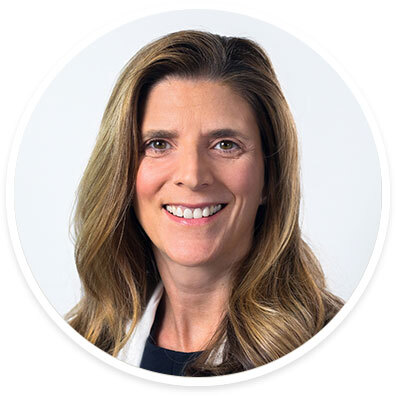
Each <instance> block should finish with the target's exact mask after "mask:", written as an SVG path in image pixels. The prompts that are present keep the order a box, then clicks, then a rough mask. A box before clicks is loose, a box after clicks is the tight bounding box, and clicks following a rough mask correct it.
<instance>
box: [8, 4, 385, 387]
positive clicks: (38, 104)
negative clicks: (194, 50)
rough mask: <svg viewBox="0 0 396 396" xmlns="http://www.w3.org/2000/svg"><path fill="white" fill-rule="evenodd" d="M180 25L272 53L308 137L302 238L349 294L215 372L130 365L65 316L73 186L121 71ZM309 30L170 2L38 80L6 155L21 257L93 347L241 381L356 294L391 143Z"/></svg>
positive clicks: (376, 227)
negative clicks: (300, 327) (255, 358)
mask: <svg viewBox="0 0 396 396" xmlns="http://www.w3.org/2000/svg"><path fill="white" fill-rule="evenodd" d="M203 21H204V22H203ZM147 26H150V29H149V30H150V32H147ZM145 27H146V30H144V29H145ZM185 29H195V30H204V31H209V32H212V33H217V34H221V35H227V36H237V37H247V38H250V39H253V40H254V41H256V42H258V43H259V44H260V45H261V46H262V47H263V48H264V49H265V51H266V52H267V53H268V55H269V57H270V59H271V61H272V62H273V64H274V68H275V71H276V72H277V74H278V78H279V80H280V83H281V86H282V89H283V90H284V93H285V96H286V99H287V100H288V102H289V105H290V107H291V110H292V113H293V116H294V117H295V121H296V124H297V130H298V132H299V138H300V140H301V148H300V151H301V154H302V187H303V188H302V195H303V201H302V205H301V214H302V230H303V234H304V238H305V239H306V240H307V241H308V243H309V244H310V245H311V246H312V248H313V250H314V252H315V254H317V256H318V257H319V260H320V261H321V263H322V265H323V268H324V272H325V274H326V278H327V280H328V282H329V286H330V290H332V291H333V292H334V293H335V294H337V295H339V296H341V297H342V298H343V299H344V300H345V301H346V304H345V306H344V307H343V308H342V309H341V311H340V312H339V313H338V314H337V315H336V317H335V318H334V319H333V320H331V322H330V323H329V324H328V325H327V326H326V327H325V328H323V329H322V330H321V331H320V332H319V333H318V334H316V335H315V336H314V337H313V338H311V339H310V340H309V341H307V342H306V343H304V344H303V345H302V346H300V347H299V348H297V349H295V350H294V351H293V352H290V353H289V354H287V355H285V356H283V357H282V358H280V359H278V360H275V361H273V362H271V363H269V364H267V365H265V366H261V367H258V368H256V369H252V370H249V371H246V372H241V373H237V374H230V375H226V376H220V377H210V378H184V377H174V376H168V375H162V374H158V373H154V372H150V371H146V370H143V369H140V368H137V367H133V366H131V365H128V364H127V363H124V362H122V361H120V360H117V359H116V358H114V357H111V356H110V355H108V354H107V353H105V352H103V351H101V350H100V349H99V348H97V347H95V346H94V345H92V344H91V343H89V342H88V341H87V340H85V339H84V338H83V337H81V336H80V335H79V334H77V333H76V332H75V331H74V330H73V329H72V328H71V327H70V326H69V325H68V324H67V323H66V322H65V320H64V319H63V315H64V314H66V312H67V311H68V310H69V309H71V308H72V306H73V305H75V304H76V303H77V301H78V300H79V298H80V283H79V279H78V275H77V272H76V269H75V266H74V257H73V244H72V242H71V240H70V238H69V228H68V225H69V221H70V215H71V213H72V210H73V203H74V199H75V191H76V189H77V185H78V182H79V180H80V178H81V175H82V172H83V170H84V168H85V166H86V164H87V161H88V158H89V155H90V153H91V151H92V148H93V145H94V143H95V139H96V135H97V132H98V130H99V125H100V120H101V116H102V114H103V111H104V108H105V105H106V102H107V100H108V98H109V96H110V93H111V90H112V88H113V86H114V83H115V81H116V78H117V77H118V74H119V72H120V70H121V69H122V67H123V66H124V65H125V63H126V62H127V61H128V60H129V59H130V58H131V56H132V55H133V54H134V53H136V51H137V50H138V49H140V48H141V47H142V46H144V45H145V44H147V43H148V42H150V41H153V40H154V39H156V38H159V37H161V36H163V35H165V34H167V33H170V32H173V31H178V30H185ZM137 32H145V34H140V35H137V34H136V33H137ZM304 41H305V42H304ZM304 41H301V39H300V38H296V36H295V34H292V33H291V32H290V31H289V32H288V31H286V30H284V28H282V29H281V28H279V27H276V26H274V25H271V24H269V23H267V22H264V21H261V20H257V19H254V18H252V17H250V16H244V15H240V14H234V13H229V12H224V11H213V10H182V11H170V12H166V13H161V14H155V15H150V16H146V17H144V18H141V19H138V20H135V21H132V22H129V23H126V24H124V25H122V26H118V27H117V28H115V29H112V30H110V31H107V32H106V33H105V34H103V35H101V36H100V37H98V38H97V39H96V40H95V41H93V42H91V43H90V44H89V45H87V44H86V43H84V44H83V45H82V46H81V47H80V48H78V49H76V51H74V53H73V54H72V55H70V56H69V57H68V58H67V59H65V61H64V62H63V63H62V65H59V67H57V68H56V70H54V71H53V72H52V73H51V74H50V75H49V76H48V78H47V79H46V80H45V81H44V82H43V83H42V85H41V87H40V88H39V89H38V90H37V92H36V94H35V95H34V97H33V99H32V101H31V102H30V103H29V105H28V108H27V109H26V111H25V114H24V115H23V118H22V120H21V122H20V124H19V127H18V131H17V134H16V137H15V141H14V145H13V149H12V153H11V156H10V163H9V171H8V177H7V212H8V223H9V228H10V234H11V237H12V242H13V246H14V250H15V252H16V256H17V259H18V263H19V264H20V266H21V269H22V271H23V273H24V275H25V278H26V279H27V281H28V284H29V286H30V288H31V289H32V291H33V292H34V294H35V296H36V298H37V299H38V301H39V302H40V304H41V305H42V306H43V307H44V308H45V310H46V311H47V312H48V314H49V315H50V316H51V318H52V319H53V320H54V321H55V322H56V323H57V324H58V326H59V327H60V328H61V329H62V330H63V331H64V332H65V333H66V334H67V335H68V336H69V337H71V338H72V339H74V340H75V341H76V342H77V343H78V344H80V345H81V346H82V347H83V348H85V349H86V350H87V351H89V352H90V353H91V354H93V355H94V356H96V357H98V358H100V359H101V360H103V361H105V362H106V363H108V364H110V365H112V366H114V367H116V368H118V369H120V370H122V371H124V372H128V373H130V374H133V375H136V376H139V377H142V378H146V379H149V380H154V381H158V382H162V383H168V384H175V385H196V386H207V385H218V384H226V383H234V382H239V381H242V380H246V379H250V378H255V377H257V376H261V375H263V374H265V373H269V372H271V371H274V370H276V369H277V368H279V367H283V366H285V365H286V364H288V363H290V362H291V361H293V360H295V359H297V358H298V357H300V356H302V355H304V354H305V353H306V352H307V351H309V350H310V349H312V348H313V347H314V346H316V345H317V344H319V343H320V342H321V341H322V340H323V339H325V338H326V337H327V336H328V335H329V334H330V333H331V332H332V331H333V330H334V329H335V328H336V327H337V326H338V325H339V323H341V321H342V320H343V319H344V317H345V316H346V315H347V314H348V312H349V311H350V310H351V309H352V308H353V306H354V305H355V304H356V302H357V300H358V299H359V297H360V296H361V294H362V293H363V291H364V289H365V288H366V286H367V284H368V282H369V280H370V278H371V276H372V274H373V271H374V269H375V265H376V263H377V261H378V260H379V256H380V252H381V249H382V245H383V242H384V240H385V234H386V226H387V219H388V213H389V180H388V170H387V165H386V160H385V155H384V148H383V144H382V142H381V139H380V134H379V132H378V129H377V126H376V124H375V122H374V120H373V116H372V115H371V112H370V110H369V108H368V106H367V104H366V102H365V100H364V99H363V98H362V96H361V94H360V93H359V91H358V90H357V89H356V88H355V87H354V84H353V82H351V80H350V78H349V77H348V76H347V75H346V73H345V72H344V71H343V70H342V69H341V68H340V66H339V65H337V63H336V62H335V61H334V60H333V59H331V57H330V56H329V55H327V54H325V53H324V52H323V50H321V49H318V48H316V46H315V45H314V44H312V43H309V44H307V43H306V42H307V40H306V39H304ZM318 131H319V132H318ZM357 138H359V140H358V141H357V140H356V139H357ZM38 154H39V155H38ZM334 173H335V175H334ZM337 176H338V177H337ZM363 179H364V180H363ZM364 182H366V184H365V183H364ZM359 197H360V198H359ZM361 215H364V216H365V218H364V219H363V220H362V219H361V217H360V216H361ZM342 221H344V223H343V222H342ZM323 224H325V225H326V226H323ZM337 224H338V229H337ZM349 234H351V235H352V237H349V238H348V237H347V235H349ZM358 247H360V248H361V249H360V251H359V254H360V255H357V248H358ZM361 250H363V253H362V252H361Z"/></svg>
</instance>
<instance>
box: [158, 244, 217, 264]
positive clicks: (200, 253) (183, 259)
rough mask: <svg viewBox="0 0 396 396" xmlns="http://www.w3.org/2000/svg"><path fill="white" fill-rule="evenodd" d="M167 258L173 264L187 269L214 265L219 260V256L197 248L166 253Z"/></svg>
mask: <svg viewBox="0 0 396 396" xmlns="http://www.w3.org/2000/svg"><path fill="white" fill-rule="evenodd" d="M165 254H166V256H167V257H168V259H169V260H170V261H172V262H173V263H176V264H179V265H183V266H186V267H198V266H205V265H206V264H208V263H212V262H213V261H215V260H216V258H218V255H217V254H214V253H212V254H211V253H210V252H208V249H202V250H201V249H197V248H196V247H194V248H193V249H192V248H189V249H180V250H179V249H177V250H173V251H168V252H165Z"/></svg>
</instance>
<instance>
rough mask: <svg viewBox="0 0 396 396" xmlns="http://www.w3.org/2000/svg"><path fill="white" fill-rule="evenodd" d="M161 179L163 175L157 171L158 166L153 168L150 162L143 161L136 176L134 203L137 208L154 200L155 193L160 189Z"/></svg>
mask: <svg viewBox="0 0 396 396" xmlns="http://www.w3.org/2000/svg"><path fill="white" fill-rule="evenodd" d="M162 179H163V175H162V174H161V172H159V171H158V166H154V165H153V164H151V163H150V161H147V160H146V159H143V160H142V162H141V163H140V166H139V169H138V172H137V175H136V201H137V205H138V206H140V205H142V204H144V203H145V201H147V200H150V201H151V200H153V199H154V198H155V193H156V192H157V191H158V190H159V189H160V188H161V185H162V182H163V180H162Z"/></svg>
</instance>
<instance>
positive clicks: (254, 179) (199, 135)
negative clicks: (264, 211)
mask: <svg viewBox="0 0 396 396" xmlns="http://www.w3.org/2000/svg"><path fill="white" fill-rule="evenodd" d="M141 133H142V141H143V148H142V151H143V153H142V156H141V161H140V165H139V169H138V173H137V181H136V203H135V211H136V214H137V217H138V219H139V221H140V224H141V225H142V227H143V228H144V230H145V232H146V233H147V235H148V236H149V238H150V239H151V241H152V243H153V250H154V254H155V257H156V259H157V261H158V260H167V261H168V262H169V261H171V262H173V263H178V264H180V265H183V266H190V267H191V266H197V265H221V263H223V264H226V265H230V264H232V263H234V262H235V261H236V260H238V259H239V258H242V256H243V255H244V254H245V253H246V252H247V251H248V249H249V248H250V245H251V241H252V236H253V229H254V221H255V217H256V213H257V209H258V206H259V205H260V202H261V199H262V192H263V182H264V161H263V154H262V150H261V141H260V134H259V129H258V126H257V124H256V121H255V117H254V113H253V110H252V109H251V107H250V105H249V104H248V103H247V102H246V101H245V100H244V99H243V98H242V97H240V96H239V95H238V94H236V93H235V92H234V91H233V90H232V89H231V88H230V87H228V86H227V85H224V84H221V83H219V82H213V81H207V80H190V79H178V78H168V79H165V80H162V81H160V82H159V83H158V84H156V85H155V86H154V87H153V88H152V89H151V91H150V93H149V95H148V97H147V101H146V106H145V109H144V113H143V118H142V125H141Z"/></svg>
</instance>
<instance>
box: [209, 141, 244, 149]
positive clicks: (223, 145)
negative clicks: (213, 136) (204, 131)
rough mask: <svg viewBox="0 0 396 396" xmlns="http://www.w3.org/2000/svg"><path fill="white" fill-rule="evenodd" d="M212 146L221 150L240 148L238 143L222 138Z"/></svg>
mask: <svg viewBox="0 0 396 396" xmlns="http://www.w3.org/2000/svg"><path fill="white" fill-rule="evenodd" d="M214 148H218V149H220V150H222V151H234V150H238V149H240V147H239V145H238V144H236V143H235V142H233V141H232V140H222V141H221V142H218V143H217V144H216V145H215V146H214Z"/></svg>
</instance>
